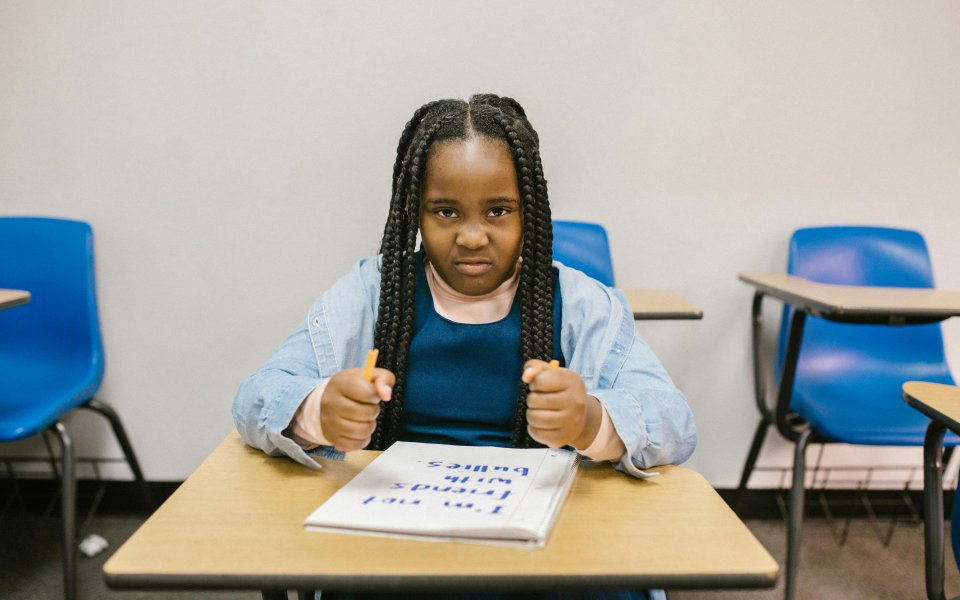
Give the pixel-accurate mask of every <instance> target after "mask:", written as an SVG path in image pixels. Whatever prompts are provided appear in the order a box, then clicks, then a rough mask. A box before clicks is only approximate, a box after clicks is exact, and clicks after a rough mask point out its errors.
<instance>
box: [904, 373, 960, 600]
mask: <svg viewBox="0 0 960 600" xmlns="http://www.w3.org/2000/svg"><path fill="white" fill-rule="evenodd" d="M903 399H904V400H906V402H907V404H909V405H910V406H912V407H914V408H915V409H917V410H919V411H920V412H922V413H923V414H925V415H927V416H928V417H930V418H931V419H932V421H931V422H930V425H929V426H928V427H927V435H926V437H925V438H924V440H923V537H924V546H925V548H924V567H925V568H924V571H925V575H926V583H927V597H928V598H931V599H937V600H942V599H943V598H944V591H943V546H944V541H943V436H944V434H945V433H946V430H947V429H950V430H951V431H953V432H954V433H958V434H960V388H958V387H956V386H952V385H943V384H940V383H928V382H923V381H908V382H907V383H905V384H903ZM957 501H960V499H955V500H954V502H957Z"/></svg>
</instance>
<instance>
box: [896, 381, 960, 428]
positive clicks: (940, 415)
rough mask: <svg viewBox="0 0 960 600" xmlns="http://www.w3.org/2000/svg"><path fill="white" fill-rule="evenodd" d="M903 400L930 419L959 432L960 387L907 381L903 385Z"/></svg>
mask: <svg viewBox="0 0 960 600" xmlns="http://www.w3.org/2000/svg"><path fill="white" fill-rule="evenodd" d="M903 399H904V400H906V401H907V404H909V405H910V406H912V407H914V408H915V409H917V410H919V411H920V412H922V413H923V414H925V415H927V416H928V417H930V418H931V419H936V420H938V421H940V422H942V423H943V424H944V425H946V426H947V427H948V428H949V429H951V430H953V431H957V432H960V387H957V386H955V385H945V384H942V383H930V382H928V381H908V382H906V383H905V384H903Z"/></svg>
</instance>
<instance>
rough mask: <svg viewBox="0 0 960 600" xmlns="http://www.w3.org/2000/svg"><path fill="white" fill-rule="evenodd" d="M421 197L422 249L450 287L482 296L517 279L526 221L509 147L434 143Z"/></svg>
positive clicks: (485, 141)
mask: <svg viewBox="0 0 960 600" xmlns="http://www.w3.org/2000/svg"><path fill="white" fill-rule="evenodd" d="M422 198H423V199H422V204H421V207H420V233H421V236H422V237H423V246H424V249H425V250H426V254H427V258H428V260H429V261H430V264H432V265H433V268H434V269H436V271H437V273H438V274H439V275H440V277H442V278H443V280H444V281H445V282H446V283H447V284H448V285H450V286H451V287H452V288H453V289H455V290H456V291H458V292H460V293H461V294H467V295H470V296H480V295H483V294H487V293H489V292H492V291H493V290H495V289H497V287H499V286H500V284H501V283H503V282H504V281H506V280H507V279H509V278H510V277H512V276H513V274H514V272H515V271H516V268H517V260H518V258H519V256H520V245H521V241H522V239H523V220H522V217H521V212H520V190H519V189H518V187H517V171H516V169H515V168H514V166H513V156H512V155H511V154H510V149H509V148H507V145H506V143H504V142H502V141H499V140H492V139H490V138H487V137H483V136H475V137H472V138H470V139H467V140H449V141H444V142H438V143H437V144H434V145H433V147H432V148H431V150H430V155H429V157H428V159H427V173H426V177H425V180H424V185H423V194H422Z"/></svg>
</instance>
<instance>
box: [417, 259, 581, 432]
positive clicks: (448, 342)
mask: <svg viewBox="0 0 960 600" xmlns="http://www.w3.org/2000/svg"><path fill="white" fill-rule="evenodd" d="M416 264H417V268H416V272H417V295H416V312H415V317H414V328H413V339H412V340H411V342H410V355H409V362H408V363H407V383H406V390H405V392H404V402H403V405H404V406H403V415H404V416H403V424H402V427H401V433H400V439H403V440H407V441H413V442H429V443H440V444H459V445H470V446H504V447H506V446H510V441H511V437H512V434H513V417H514V412H515V407H516V405H517V398H518V396H519V393H520V374H521V371H522V369H523V362H522V361H523V359H522V356H521V353H520V299H519V296H518V297H517V298H514V301H513V305H512V306H511V308H510V313H509V314H508V315H507V316H506V317H505V318H504V319H502V320H500V321H496V322H494V323H485V324H482V325H474V324H467V323H454V322H453V321H450V320H449V319H446V318H444V317H442V316H440V315H439V314H437V311H436V309H435V308H434V306H433V297H432V295H431V294H430V288H429V287H428V285H427V279H426V275H425V272H424V267H423V261H422V255H420V254H419V253H418V254H417V261H416ZM560 311H561V298H560V285H559V283H558V281H557V273H556V270H554V285H553V356H554V358H556V359H558V360H560V363H561V364H564V361H563V357H562V356H561V352H560Z"/></svg>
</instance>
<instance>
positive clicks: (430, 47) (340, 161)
mask: <svg viewBox="0 0 960 600" xmlns="http://www.w3.org/2000/svg"><path fill="white" fill-rule="evenodd" d="M475 91H492V92H497V93H501V94H506V95H511V96H514V97H515V98H517V99H518V100H520V101H521V102H522V103H523V105H524V106H525V107H526V108H527V111H528V114H529V115H530V117H531V120H532V121H533V123H534V125H535V126H536V127H537V129H538V130H539V133H540V137H541V143H542V153H543V160H544V165H545V171H546V175H547V178H548V179H549V183H550V196H551V202H552V206H553V211H554V215H555V216H556V217H560V218H567V219H582V220H591V221H597V222H600V223H602V224H604V225H605V226H606V227H607V229H608V232H609V235H610V238H611V242H612V246H613V254H614V260H615V265H614V266H615V270H616V276H617V278H618V281H619V283H620V284H621V285H624V286H630V287H652V288H664V289H670V290H674V291H676V292H678V293H680V294H681V295H683V296H685V297H687V298H688V299H690V300H691V301H693V302H696V303H698V304H700V305H701V306H702V307H703V308H704V310H705V318H704V319H703V320H702V321H699V322H696V321H693V322H657V323H651V322H647V323H639V324H638V329H639V331H640V332H641V333H642V334H643V335H644V337H645V338H646V339H647V341H648V342H649V343H650V344H651V345H652V346H653V348H654V349H655V351H656V352H657V353H658V354H659V356H660V357H661V359H662V360H663V362H664V363H665V364H666V366H667V368H668V370H669V371H670V372H671V374H672V375H673V377H674V379H675V381H676V383H677V384H678V386H679V387H680V388H681V389H682V390H683V391H684V392H685V393H686V394H687V396H688V398H689V400H690V403H691V405H692V407H693V409H694V412H695V414H696V417H697V421H698V426H699V432H700V443H699V447H698V449H697V452H696V453H695V454H694V457H693V458H692V460H691V461H690V462H689V463H688V464H689V466H692V467H694V468H696V469H698V470H700V471H701V472H702V473H703V474H704V475H705V476H706V477H707V478H708V479H709V480H710V481H711V482H712V483H713V484H714V485H716V486H719V487H732V486H734V485H735V484H736V481H737V479H738V477H739V470H740V468H741V466H742V464H743V460H744V457H745V455H746V452H747V447H748V444H749V440H750V436H751V435H752V433H753V429H754V427H755V425H756V420H757V414H756V410H755V408H754V404H753V397H752V387H751V386H752V383H751V370H750V369H751V367H750V354H749V353H750V346H749V344H750V337H749V304H750V299H751V290H750V288H748V287H747V286H746V285H744V284H742V283H740V282H739V281H738V280H737V277H736V274H737V272H738V271H740V270H747V269H750V270H781V269H782V268H783V266H784V264H785V256H786V249H785V246H786V240H787V238H788V236H789V234H790V232H791V231H792V230H793V229H794V228H796V227H798V226H807V225H816V224H837V223H839V224H852V223H865V224H878V225H894V226H904V227H910V228H915V229H918V230H920V231H922V232H923V233H924V235H925V236H926V237H927V241H928V243H929V245H930V248H931V253H932V259H933V264H934V270H935V273H936V276H937V280H938V283H939V284H940V285H941V286H942V287H949V288H954V289H960V261H958V260H957V257H958V256H960V235H958V233H957V229H958V225H960V222H958V219H957V207H958V206H960V202H958V201H960V3H958V2H955V1H952V0H951V1H935V2H912V1H909V0H902V1H878V2H859V1H857V2H854V1H847V0H843V1H839V2H838V1H834V0H831V1H826V0H823V1H817V2H803V3H796V2H788V1H786V0H775V1H770V0H755V1H738V2H713V1H708V0H700V1H693V2H683V3H674V2H664V1H659V0H658V1H644V2H623V1H621V2H580V1H566V2H555V1H540V2H506V1H499V2H445V1H422V0H420V1H414V2H369V1H367V2H346V1H343V2H329V1H319V0H318V1H301V2H282V3H279V2H251V1H240V2H237V1H221V2H213V1H211V2H202V3H197V2H189V1H183V0H181V1H173V2H171V1H159V0H158V1H150V2H128V1H125V0H115V1H105V0H90V1H87V2H82V3H79V2H75V3H70V2H52V1H32V0H21V1H11V0H0V214H6V215H20V214H35V215H55V216H63V217H70V218H77V219H83V220H87V221H89V222H90V223H91V224H92V225H93V228H94V231H95V235H96V251H97V261H98V262H97V269H98V272H97V279H98V284H99V294H100V311H101V317H102V324H103V334H104V340H105V345H106V350H107V361H108V366H107V376H106V379H105V382H104V386H103V388H102V398H103V399H104V400H106V401H108V402H109V403H111V404H112V405H113V406H114V407H115V408H116V409H117V410H118V412H119V413H120V415H121V416H122V418H123V419H124V421H125V423H126V425H127V427H128V430H129V433H130V434H131V437H132V439H133V441H134V445H135V448H136V450H137V451H138V453H139V455H140V458H141V461H142V463H143V466H144V470H145V472H146V475H147V477H148V478H149V479H152V480H178V479H183V478H185V477H186V476H187V475H189V474H190V473H191V472H192V470H193V469H194V468H195V467H196V466H197V465H198V464H199V462H200V461H201V460H202V459H203V458H204V457H205V456H206V455H207V454H208V453H209V452H210V450H211V449H212V448H213V447H214V446H215V445H216V444H217V443H218V442H219V441H220V440H221V439H222V438H223V437H224V435H225V434H226V433H227V432H228V431H229V430H230V429H231V428H232V421H231V418H230V404H231V401H232V400H233V396H234V393H235V391H236V389H237V386H238V385H239V383H240V382H241V381H242V380H243V379H244V378H245V377H246V376H247V375H248V374H249V373H251V372H252V371H253V370H254V369H255V368H256V367H257V366H258V364H260V363H261V362H262V361H263V360H265V359H266V357H267V356H268V355H269V354H270V353H271V352H272V350H273V349H274V348H275V347H276V345H277V344H278V343H279V342H280V341H281V340H282V339H283V338H284V337H285V335H286V334H287V333H288V332H289V331H290V330H292V328H293V327H294V326H295V325H296V324H297V322H298V321H299V320H300V319H302V318H303V317H304V315H305V312H306V310H307V307H308V306H309V304H310V303H311V301H312V300H313V298H314V297H315V296H317V295H318V294H319V293H320V292H321V291H322V290H323V289H324V288H326V287H327V286H328V285H330V284H331V283H332V282H333V281H334V280H335V279H336V278H337V277H338V276H339V275H340V274H342V273H343V272H344V271H345V270H346V269H348V268H349V267H350V265H351V264H352V263H353V261H355V260H356V259H357V258H359V257H362V256H367V255H370V254H373V253H374V252H375V251H376V249H377V246H378V241H379V236H380V233H381V230H382V225H383V221H384V218H385V215H386V203H387V196H388V193H389V192H388V191H389V187H390V181H389V180H390V170H391V167H392V163H393V157H394V152H395V149H396V142H397V138H398V136H399V133H400V130H401V128H402V126H403V124H404V123H405V122H406V120H407V119H408V118H409V116H410V115H411V113H412V112H413V110H414V109H415V108H416V107H418V106H419V105H420V104H421V103H423V102H425V101H427V100H430V99H435V98H438V97H450V96H459V97H465V96H467V95H469V94H470V93H471V92H475ZM2 284H3V282H2V280H0V287H3V285H2ZM769 312H770V317H771V318H772V319H773V320H774V321H775V320H776V307H775V306H774V305H773V304H772V303H771V310H770V311H769ZM945 332H946V337H947V342H948V352H949V355H950V357H951V364H952V366H953V371H954V373H955V374H957V375H958V376H960V323H956V322H954V323H949V324H948V325H946V326H945ZM69 423H70V425H71V426H72V429H73V431H74V432H75V434H76V435H77V437H79V438H80V439H79V450H80V453H81V455H84V456H88V457H90V456H92V457H98V456H106V457H117V456H119V455H120V453H119V449H118V448H117V447H116V445H115V444H114V443H113V442H112V441H111V440H110V436H109V435H107V430H106V428H105V427H103V426H102V425H101V424H100V423H99V422H98V420H97V418H96V417H94V416H91V415H85V414H81V415H79V416H75V417H71V418H70V420H69ZM101 438H103V439H101ZM768 439H769V441H768V443H767V445H766V446H765V448H764V452H763V454H762V455H761V463H762V464H764V465H768V466H770V465H774V466H775V465H785V464H788V463H789V461H790V456H789V452H788V447H787V445H786V444H784V443H783V442H782V441H781V440H779V439H778V437H777V435H776V434H771V435H770V436H769V438H768ZM41 451H42V445H41V444H40V443H39V442H37V441H33V442H29V443H18V444H10V445H4V446H0V455H8V456H9V455H31V454H38V453H40V452H41ZM828 453H832V458H830V460H834V461H837V462H838V463H842V464H852V463H857V462H860V461H868V462H876V461H878V460H879V461H880V462H887V463H889V464H906V463H911V462H913V463H915V464H919V462H920V458H919V457H920V454H919V452H918V451H915V450H883V451H878V450H864V449H844V448H834V449H830V450H829V451H828ZM107 472H108V475H111V476H116V477H121V478H122V477H125V476H126V471H125V469H123V468H119V467H117V468H116V469H108V470H107ZM86 474H87V472H85V471H83V470H81V475H86ZM768 479H770V478H768ZM761 480H762V477H761V478H759V479H758V480H757V481H758V485H765V483H764V481H761Z"/></svg>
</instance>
